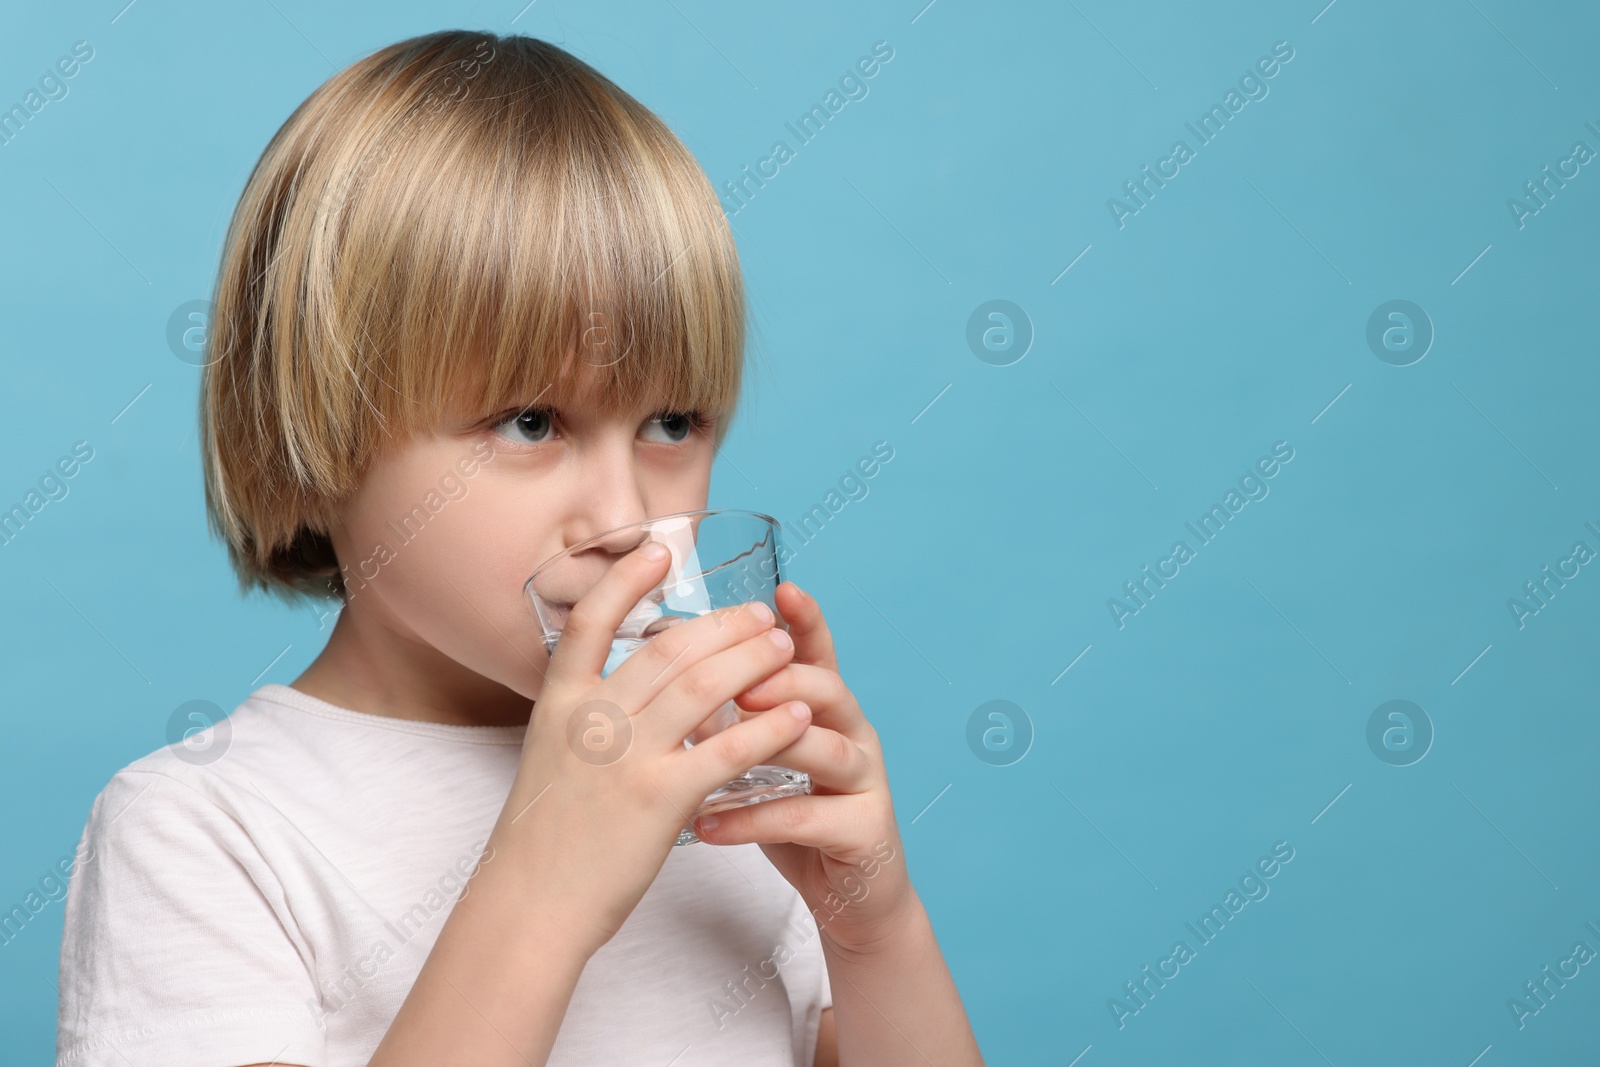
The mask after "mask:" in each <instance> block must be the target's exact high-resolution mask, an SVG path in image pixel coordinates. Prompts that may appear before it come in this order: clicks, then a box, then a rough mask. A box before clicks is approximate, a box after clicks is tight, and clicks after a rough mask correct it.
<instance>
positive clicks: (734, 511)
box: [522, 508, 783, 596]
mask: <svg viewBox="0 0 1600 1067" xmlns="http://www.w3.org/2000/svg"><path fill="white" fill-rule="evenodd" d="M689 515H699V516H700V517H701V518H704V517H706V516H708V515H747V516H750V517H751V518H756V519H764V520H765V521H766V522H767V523H768V524H769V525H770V526H771V527H772V528H773V529H774V530H781V529H782V528H783V523H781V522H779V521H778V520H777V519H775V518H773V517H772V516H771V515H768V514H767V513H766V512H764V511H752V510H750V509H749V508H692V509H690V510H688V511H673V512H668V513H667V514H665V515H651V516H650V517H649V518H645V519H640V520H638V521H637V522H625V523H623V524H622V525H621V526H613V527H611V529H609V530H601V531H600V532H599V533H597V534H594V535H592V536H590V537H585V538H584V539H583V540H582V541H579V542H578V543H577V544H575V545H569V546H567V547H566V548H563V549H562V550H561V551H560V552H557V553H556V554H555V555H553V556H551V557H550V558H549V559H546V560H545V561H544V562H543V563H540V564H539V565H538V566H537V567H535V568H534V569H533V573H532V574H530V575H529V576H528V580H527V581H525V582H523V583H522V592H523V595H524V596H531V595H532V593H531V592H530V590H529V586H531V585H533V580H534V579H535V578H537V577H539V575H540V574H541V573H542V572H543V571H544V569H545V568H546V567H548V566H549V565H550V564H552V563H554V562H555V561H556V560H558V559H560V558H561V557H562V556H566V555H570V554H572V553H573V552H576V551H578V550H579V549H581V548H586V547H588V546H590V545H593V544H594V543H595V542H596V541H599V540H601V539H602V538H606V537H610V536H611V535H612V534H614V533H616V532H617V531H618V530H627V529H631V528H633V527H635V526H648V525H649V524H651V523H653V522H658V521H660V520H662V519H681V518H684V517H686V516H689Z"/></svg>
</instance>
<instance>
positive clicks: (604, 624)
mask: <svg viewBox="0 0 1600 1067" xmlns="http://www.w3.org/2000/svg"><path fill="white" fill-rule="evenodd" d="M657 551H660V553H661V554H660V555H659V556H653V553H655V552H657ZM668 558H669V557H668V553H667V551H666V549H665V547H664V546H662V545H660V544H657V543H655V542H653V541H651V542H647V543H646V544H643V545H640V546H639V547H637V548H635V549H634V550H633V551H631V552H629V553H628V554H627V555H626V556H624V557H622V558H621V559H619V560H617V561H616V562H615V563H614V564H612V566H611V567H609V568H608V569H607V570H606V572H605V573H604V574H603V575H601V576H600V578H599V580H598V581H596V582H595V583H594V585H593V586H591V587H590V588H589V589H588V591H587V592H585V593H584V594H583V595H582V596H580V597H579V598H578V600H577V603H575V604H573V605H571V607H570V610H569V611H568V613H567V616H566V620H565V624H564V625H563V626H562V629H561V640H559V641H557V642H556V650H555V652H554V653H553V654H552V655H551V657H550V671H551V673H554V674H557V675H558V676H565V677H569V678H571V677H577V678H582V679H583V680H584V681H586V682H588V683H589V684H591V685H592V684H595V683H597V682H599V681H600V672H601V670H602V669H603V667H604V666H605V662H606V657H607V656H608V655H610V653H611V642H612V641H613V640H614V639H615V638H616V636H617V628H618V627H619V626H621V625H622V620H623V618H624V617H626V616H627V614H628V612H629V611H631V610H633V608H634V607H635V606H636V605H637V604H638V603H639V598H640V597H642V596H644V595H645V594H646V593H648V592H649V591H650V589H651V587H652V586H653V585H654V584H655V583H656V582H658V581H660V580H661V578H662V576H663V575H664V574H665V573H666V571H667V560H668Z"/></svg>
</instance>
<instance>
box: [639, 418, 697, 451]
mask: <svg viewBox="0 0 1600 1067" xmlns="http://www.w3.org/2000/svg"><path fill="white" fill-rule="evenodd" d="M708 421H709V419H708V418H707V417H706V416H705V415H704V414H703V413H701V412H698V411H663V412H662V413H661V414H659V415H653V416H651V417H650V418H649V419H648V420H647V421H646V422H645V424H644V429H645V430H646V431H659V432H661V433H662V434H664V435H665V438H664V440H665V443H666V444H671V445H679V444H682V443H683V442H684V441H685V440H687V439H688V437H689V435H690V434H692V433H694V432H695V431H696V430H704V429H705V428H706V424H707V422H708Z"/></svg>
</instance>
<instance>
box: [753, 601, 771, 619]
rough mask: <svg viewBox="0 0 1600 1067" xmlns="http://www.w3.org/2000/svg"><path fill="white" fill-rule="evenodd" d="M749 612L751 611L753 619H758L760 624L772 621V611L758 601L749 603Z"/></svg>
mask: <svg viewBox="0 0 1600 1067" xmlns="http://www.w3.org/2000/svg"><path fill="white" fill-rule="evenodd" d="M750 610H751V612H752V613H754V614H755V617H756V618H757V619H759V620H760V621H761V622H763V623H768V622H771V621H772V609H771V608H769V607H767V606H766V605H765V604H763V603H762V602H761V601H759V600H752V601H750Z"/></svg>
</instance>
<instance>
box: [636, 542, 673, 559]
mask: <svg viewBox="0 0 1600 1067" xmlns="http://www.w3.org/2000/svg"><path fill="white" fill-rule="evenodd" d="M639 552H640V554H641V555H643V556H644V558H645V559H648V560H663V559H666V558H667V546H666V545H664V544H662V543H661V542H660V541H651V542H650V543H649V544H648V545H645V546H644V547H643V548H641V549H640V550H639Z"/></svg>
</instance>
